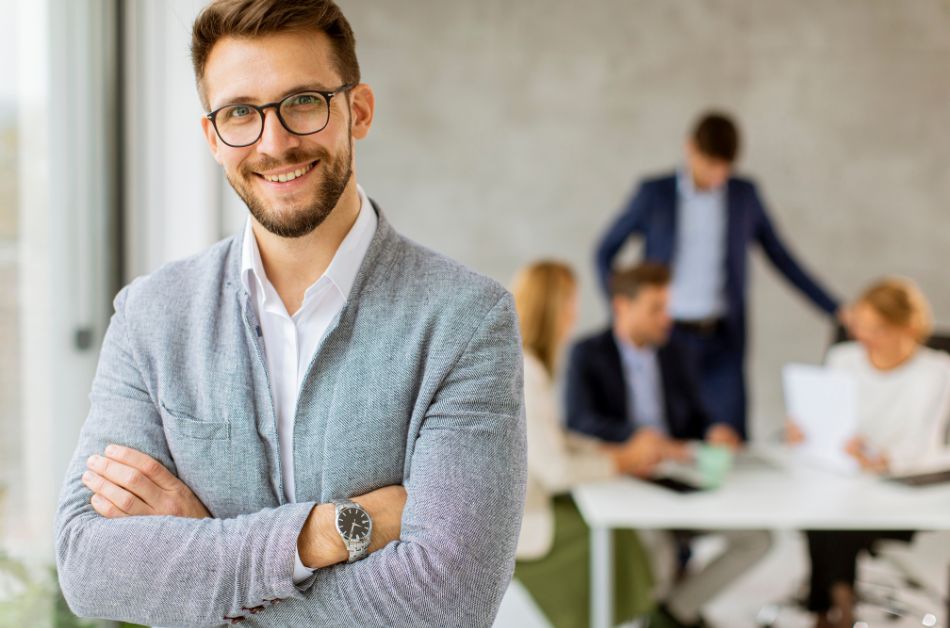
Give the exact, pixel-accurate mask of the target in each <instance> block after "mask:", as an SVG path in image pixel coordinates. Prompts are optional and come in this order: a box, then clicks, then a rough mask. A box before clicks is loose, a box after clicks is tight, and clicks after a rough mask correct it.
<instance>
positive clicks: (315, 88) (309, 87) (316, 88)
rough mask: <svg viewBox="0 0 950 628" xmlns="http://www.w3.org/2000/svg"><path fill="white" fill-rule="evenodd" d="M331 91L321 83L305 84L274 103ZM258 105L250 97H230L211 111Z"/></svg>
mask: <svg viewBox="0 0 950 628" xmlns="http://www.w3.org/2000/svg"><path fill="white" fill-rule="evenodd" d="M332 91H333V90H332V89H330V88H329V87H327V86H326V85H324V84H322V83H305V84H301V85H296V86H294V87H291V88H290V89H288V90H287V91H285V92H284V93H283V94H281V96H280V97H279V98H278V99H277V100H276V101H274V102H280V101H281V100H283V99H284V98H287V97H288V96H291V95H293V94H299V93H300V92H332ZM256 104H258V102H257V100H256V99H254V98H253V97H251V96H232V97H230V98H227V99H225V100H224V101H222V102H221V104H219V105H216V106H215V107H213V108H212V111H214V110H215V109H220V108H221V107H227V106H228V105H256Z"/></svg>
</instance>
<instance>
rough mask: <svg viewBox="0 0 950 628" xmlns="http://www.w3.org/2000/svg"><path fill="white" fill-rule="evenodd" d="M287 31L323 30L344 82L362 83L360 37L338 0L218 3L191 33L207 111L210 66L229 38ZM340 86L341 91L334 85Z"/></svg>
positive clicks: (203, 14)
mask: <svg viewBox="0 0 950 628" xmlns="http://www.w3.org/2000/svg"><path fill="white" fill-rule="evenodd" d="M287 31H317V32H322V33H324V34H325V35H326V36H327V37H329V38H330V43H331V45H332V50H333V61H334V63H335V64H336V69H337V71H338V72H339V73H340V77H341V78H342V79H343V82H344V83H359V82H360V64H359V61H357V59H356V37H355V36H354V35H353V29H352V28H350V23H349V22H348V21H347V19H346V17H345V16H344V15H343V12H342V11H341V10H340V7H338V6H337V5H336V3H335V2H333V0H294V1H293V2H288V1H287V0H214V1H213V2H211V3H210V4H209V5H208V6H206V7H205V8H204V9H203V10H202V11H201V13H200V14H199V15H198V18H197V19H196V20H195V24H194V27H193V28H192V31H191V62H192V64H193V65H194V68H195V80H196V82H197V83H198V94H199V96H200V97H201V103H202V104H203V105H204V107H205V109H208V108H209V105H208V97H207V95H206V94H205V91H204V86H203V84H202V82H203V80H204V73H205V65H206V64H207V63H208V57H209V56H210V55H211V49H212V48H214V45H215V44H216V43H217V42H218V41H219V40H220V39H221V38H223V37H246V38H251V37H261V36H264V35H270V34H274V33H283V32H287ZM333 87H335V86H333Z"/></svg>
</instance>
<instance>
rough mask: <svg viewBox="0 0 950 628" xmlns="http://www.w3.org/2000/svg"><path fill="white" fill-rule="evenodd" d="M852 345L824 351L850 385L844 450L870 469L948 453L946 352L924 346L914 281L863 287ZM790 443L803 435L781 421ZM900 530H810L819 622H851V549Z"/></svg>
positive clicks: (927, 323)
mask: <svg viewBox="0 0 950 628" xmlns="http://www.w3.org/2000/svg"><path fill="white" fill-rule="evenodd" d="M849 319H850V320H851V332H852V333H853V335H854V337H855V340H856V341H855V342H845V343H841V344H838V345H836V346H834V347H832V348H831V350H830V351H829V352H828V359H827V365H828V366H829V367H830V368H833V369H839V370H842V371H845V372H847V373H850V374H851V375H852V376H853V377H854V379H855V381H856V383H857V404H858V405H857V412H858V432H857V434H855V435H854V438H852V439H851V440H850V441H849V442H848V444H847V447H846V449H847V452H848V454H849V455H851V456H852V457H854V459H855V460H857V461H858V463H859V464H860V466H861V468H862V469H864V470H865V471H868V472H871V473H888V472H898V473H901V472H910V471H913V470H914V469H915V468H922V467H926V466H927V465H928V464H930V463H932V462H933V461H934V460H935V459H939V458H941V457H943V456H945V455H946V454H947V453H950V449H948V443H947V437H948V434H947V430H948V426H950V425H948V421H950V356H948V355H947V354H946V353H945V352H943V351H937V350H935V349H930V348H928V347H926V346H925V345H924V343H925V342H926V341H927V339H928V338H929V337H930V335H931V333H932V331H933V323H932V317H931V310H930V304H929V303H928V302H927V299H926V297H924V295H923V293H922V292H921V291H920V289H919V288H918V287H917V285H916V284H915V283H914V282H912V281H910V280H908V279H902V278H886V279H881V280H879V281H876V282H875V283H873V284H872V285H870V286H869V287H868V288H867V289H866V290H865V291H864V292H863V293H862V294H861V296H860V297H858V299H857V301H856V302H855V304H854V306H853V307H852V308H851V312H850V314H849ZM787 438H788V440H789V441H791V442H792V443H800V442H802V440H803V439H804V436H803V433H802V430H801V429H800V428H798V426H797V425H796V424H795V423H794V417H792V420H791V422H790V423H789V425H788V430H787ZM912 536H913V532H910V531H907V532H904V531H896V532H895V531H887V532H885V531H880V532H878V531H854V532H851V531H812V532H809V533H808V549H809V557H810V559H811V583H810V584H811V592H810V595H809V599H808V605H809V609H810V610H811V611H813V612H815V613H816V614H817V623H816V625H817V626H819V627H829V626H852V625H853V624H854V621H855V618H854V605H855V592H854V582H855V572H856V568H857V557H858V554H859V553H860V552H861V551H863V550H867V549H869V548H870V547H871V546H872V545H873V544H874V543H875V542H876V541H878V540H881V539H896V540H904V541H909V540H910V539H911V537H912Z"/></svg>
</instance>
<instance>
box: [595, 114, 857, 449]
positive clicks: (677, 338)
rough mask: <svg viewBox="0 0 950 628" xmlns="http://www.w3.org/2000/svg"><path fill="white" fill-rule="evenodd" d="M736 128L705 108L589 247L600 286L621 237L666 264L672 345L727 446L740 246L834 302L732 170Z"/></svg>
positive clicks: (735, 411) (826, 302)
mask: <svg viewBox="0 0 950 628" xmlns="http://www.w3.org/2000/svg"><path fill="white" fill-rule="evenodd" d="M738 153H739V132H738V130H737V129H736V126H735V124H734V123H733V122H732V120H730V119H729V118H728V117H727V116H725V115H722V114H719V113H707V114H705V115H704V116H702V118H701V119H700V120H699V122H698V124H697V125H696V127H695V128H694V130H693V133H692V135H691V136H690V139H689V141H688V142H687V144H686V164H685V166H684V167H683V168H681V169H680V170H678V171H677V172H675V173H672V174H669V175H667V176H663V177H659V178H656V179H648V180H645V181H643V182H642V183H641V184H640V186H639V189H638V190H637V192H636V194H634V196H633V198H632V199H631V200H630V202H629V203H628V204H627V206H626V207H625V208H624V209H623V211H622V212H621V213H620V215H619V216H618V217H617V219H616V220H615V221H614V223H613V224H612V225H611V226H610V229H608V231H607V233H606V234H605V235H604V237H603V239H602V240H601V242H600V245H599V246H598V248H597V270H598V273H599V275H600V280H601V283H602V285H603V287H604V288H605V289H606V288H607V282H608V278H609V276H610V273H611V270H612V265H613V260H614V257H616V255H617V253H618V252H619V251H620V249H621V248H622V247H623V245H624V243H625V242H626V241H627V239H628V238H629V237H631V236H633V235H637V236H640V237H642V238H643V240H644V244H645V251H644V259H645V260H647V261H650V262H656V263H660V264H665V265H668V266H670V267H671V268H672V270H673V281H672V285H671V303H670V314H671V316H672V317H673V320H674V321H675V324H674V328H673V341H674V342H675V343H676V344H677V345H678V346H679V348H680V351H681V352H682V353H683V356H684V360H685V361H686V366H687V368H688V369H690V370H691V371H692V373H693V375H694V377H695V379H696V381H697V382H698V383H699V388H700V395H701V398H702V400H703V402H704V404H705V405H706V407H707V410H708V412H709V414H710V415H711V418H712V421H713V423H714V424H715V428H714V429H713V430H711V433H710V434H708V435H707V438H708V439H709V440H711V441H713V442H718V443H722V444H729V445H733V446H736V445H738V444H739V443H740V442H741V440H743V439H745V438H746V436H747V432H746V384H745V350H746V285H747V281H748V274H749V270H748V268H749V264H748V250H749V248H750V247H751V245H752V244H753V243H754V242H757V243H758V244H759V245H760V246H761V247H762V250H763V251H765V254H766V256H767V257H768V259H769V261H770V262H771V263H772V265H773V266H775V268H776V269H777V270H778V271H779V272H780V273H781V274H782V275H784V276H785V278H786V279H787V280H788V281H789V282H790V283H791V284H792V285H794V286H795V287H796V288H798V290H799V291H801V292H802V294H804V295H805V296H806V297H808V299H810V300H811V301H812V303H814V304H815V305H816V306H817V307H818V308H820V309H821V310H823V311H825V312H827V313H828V314H829V315H834V314H836V313H838V311H839V302H838V300H837V299H835V298H834V297H833V296H831V295H830V294H829V293H828V292H827V291H826V290H825V289H824V288H823V287H822V286H821V285H820V284H819V283H818V282H817V281H815V279H813V278H812V277H811V276H810V275H809V273H808V272H806V271H805V270H804V269H803V268H802V266H801V265H800V264H799V263H798V262H797V261H796V260H795V258H794V257H793V256H792V253H791V252H790V251H789V249H788V247H786V246H785V244H784V243H783V242H782V240H781V238H780V237H779V234H778V232H777V231H776V229H775V227H774V226H773V225H772V221H771V219H770V218H769V215H768V211H767V210H766V208H765V205H764V204H763V202H762V200H761V198H760V197H759V193H758V190H757V189H756V187H755V184H754V183H752V182H751V181H749V180H746V179H740V178H738V177H734V176H732V172H733V167H734V165H735V161H736V157H737V155H738Z"/></svg>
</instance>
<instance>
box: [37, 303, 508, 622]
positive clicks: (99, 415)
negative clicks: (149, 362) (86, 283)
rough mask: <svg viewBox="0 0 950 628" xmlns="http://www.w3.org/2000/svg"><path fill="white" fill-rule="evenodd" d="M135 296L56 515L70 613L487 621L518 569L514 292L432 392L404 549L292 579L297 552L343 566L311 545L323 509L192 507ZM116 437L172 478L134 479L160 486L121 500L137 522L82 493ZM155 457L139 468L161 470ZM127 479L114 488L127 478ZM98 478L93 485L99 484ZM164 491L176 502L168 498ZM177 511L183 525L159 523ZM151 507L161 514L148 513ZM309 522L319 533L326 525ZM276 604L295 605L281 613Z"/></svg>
mask: <svg viewBox="0 0 950 628" xmlns="http://www.w3.org/2000/svg"><path fill="white" fill-rule="evenodd" d="M125 296H126V294H125V292H123V293H121V294H120V295H119V297H118V298H117V299H116V314H115V315H114V316H113V319H112V323H111V324H110V327H109V330H108V332H107V334H106V338H105V340H104V343H103V348H102V354H101V357H100V364H99V370H98V372H97V374H96V378H95V381H94V383H93V390H92V394H91V395H90V400H91V409H90V414H89V416H88V418H87V420H86V423H85V424H84V426H83V430H82V433H81V435H80V442H79V445H78V447H77V450H76V453H75V454H74V456H73V460H72V462H71V463H70V467H69V470H68V472H67V476H66V481H65V485H64V488H63V492H62V495H61V497H60V504H59V508H58V512H57V521H56V553H57V565H58V567H59V576H60V584H61V586H62V589H63V593H64V595H65V597H66V600H67V601H68V603H69V605H70V607H71V608H72V609H73V610H74V611H76V612H77V613H78V614H80V615H83V616H89V617H102V618H110V619H120V620H126V621H133V622H136V623H142V624H152V625H166V626H167V625H217V624H221V623H224V622H226V621H229V620H230V619H232V618H246V617H249V616H250V615H251V614H252V613H253V612H254V611H259V612H260V615H259V616H260V617H261V619H262V621H266V622H267V623H278V624H294V623H305V622H306V623H310V624H314V623H315V624H318V625H319V624H329V625H366V626H373V625H380V626H382V625H415V626H426V625H433V626H436V625H439V626H453V625H458V626H474V625H481V624H483V623H485V622H488V623H491V621H492V620H493V618H494V615H495V612H496V611H497V607H498V604H499V603H500V601H501V597H502V595H503V593H504V590H505V588H506V586H507V583H508V581H509V579H510V576H511V571H512V569H513V566H514V551H515V545H516V543H517V535H518V530H519V527H520V519H521V513H522V509H523V501H524V478H525V445H524V419H523V410H522V401H521V395H522V390H521V370H520V368H521V366H520V365H521V360H520V352H519V350H518V334H517V328H516V319H515V315H514V310H513V305H512V303H511V298H510V296H509V295H507V294H505V295H504V296H502V297H501V298H500V299H499V301H498V302H497V303H496V304H495V305H494V306H493V307H492V308H491V310H490V311H489V312H488V313H487V314H486V315H485V317H484V318H483V320H482V321H481V323H480V324H479V325H478V327H477V329H475V330H474V331H473V333H472V335H471V337H470V339H469V340H468V341H467V344H466V345H465V346H464V349H462V350H461V351H460V353H459V355H458V357H457V359H456V361H455V362H454V363H452V364H451V365H450V366H449V367H447V368H446V372H445V373H444V375H443V376H441V377H439V378H438V381H437V383H435V384H433V386H434V389H433V391H432V393H431V402H430V403H429V405H428V408H427V410H426V413H425V418H424V421H423V424H422V427H421V429H420V430H419V433H418V436H417V438H416V440H415V443H414V450H413V452H412V457H411V462H410V464H409V471H408V474H407V477H406V478H405V481H404V486H405V491H406V502H405V508H404V510H403V512H402V518H401V527H400V528H399V532H398V533H399V540H398V541H394V542H389V543H388V544H386V545H385V547H382V548H375V549H377V551H375V552H374V553H372V554H371V555H370V556H369V557H367V558H366V559H364V560H362V561H359V562H357V563H353V564H349V565H336V566H333V567H328V568H325V569H318V570H317V571H316V572H315V573H314V575H313V576H311V577H310V578H309V579H308V580H306V581H304V582H302V583H299V584H298V585H296V586H295V584H294V583H293V581H292V571H293V565H294V558H295V552H296V551H297V550H298V547H299V549H300V550H301V551H300V555H301V558H302V559H304V562H305V563H308V561H309V564H311V565H314V566H316V565H317V564H318V563H319V562H320V561H319V560H314V558H315V557H316V558H319V557H320V556H321V555H322V556H323V558H324V559H325V560H332V562H338V561H339V559H340V556H339V555H338V554H337V555H335V556H334V555H332V554H333V550H332V547H331V546H330V544H329V543H323V542H321V540H320V538H319V537H320V535H319V534H315V536H314V538H315V539H316V544H315V546H314V547H308V545H307V542H306V539H307V538H308V537H307V536H306V535H304V536H303V537H302V536H301V532H302V531H303V530H304V528H305V527H306V524H307V523H308V519H310V517H311V514H312V513H318V514H317V515H315V517H316V518H317V519H319V513H320V512H321V510H320V509H319V508H317V509H316V510H315V506H318V505H317V504H315V503H314V502H302V503H295V504H286V505H283V506H280V507H277V508H268V509H264V510H261V511H259V512H254V513H247V514H242V515H240V516H237V517H234V518H230V519H215V518H211V517H206V516H203V515H204V514H205V513H206V511H205V512H202V510H201V509H203V505H201V504H200V502H198V500H197V498H194V501H193V502H192V501H190V500H189V499H188V496H187V495H186V494H185V493H184V492H183V491H182V490H181V487H176V486H175V485H174V482H173V481H172V480H175V481H177V479H175V476H174V472H175V464H174V460H173V459H172V458H171V454H170V452H169V450H168V446H167V442H166V440H165V436H164V433H163V429H162V422H161V418H160V415H159V413H158V411H157V408H156V401H155V400H154V399H153V398H152V397H151V396H150V394H149V392H148V391H147V389H146V385H145V380H144V378H143V376H142V373H141V372H140V370H139V366H138V363H137V361H136V360H135V359H134V357H133V352H132V350H131V343H130V341H129V338H128V331H127V330H128V325H127V320H126V313H125V309H124V305H125ZM500 339H501V340H500ZM113 443H119V444H121V445H124V446H125V447H126V448H127V449H126V450H125V451H124V454H123V453H122V452H120V453H119V454H117V456H118V457H121V456H122V455H128V453H129V452H128V450H135V451H137V452H141V453H143V454H145V455H147V456H148V457H149V458H151V459H153V460H154V462H155V463H157V464H158V465H160V466H161V467H164V468H165V469H166V470H168V475H167V476H165V475H164V474H162V473H161V471H159V470H158V468H157V466H154V467H151V469H150V473H145V472H141V471H140V474H141V475H142V476H144V479H143V478H142V477H139V479H137V480H133V479H132V478H131V476H128V475H126V480H125V481H128V482H130V483H135V482H138V483H139V484H138V485H137V486H138V487H139V488H138V490H139V491H142V492H146V493H148V491H145V489H143V488H142V486H146V485H145V484H144V482H145V480H146V479H147V480H148V481H149V482H151V483H152V484H154V488H152V489H150V490H151V492H150V493H148V495H149V497H146V499H148V500H151V501H153V502H156V503H153V504H150V503H149V502H147V501H146V500H143V499H141V498H139V499H140V501H141V502H142V503H141V504H138V503H135V504H133V503H129V502H128V501H127V500H126V501H125V502H123V506H126V507H128V508H130V509H132V510H135V511H136V514H135V515H133V516H121V515H120V514H119V513H112V512H111V511H108V508H109V506H108V505H107V504H103V503H101V502H100V503H99V505H100V506H102V507H104V508H106V509H107V512H110V513H111V514H112V515H113V516H104V515H103V514H100V512H97V508H96V507H94V506H93V504H92V503H91V502H90V500H91V497H92V495H93V493H92V491H91V490H90V489H89V488H88V487H87V486H85V485H84V484H83V479H82V476H83V473H84V472H85V471H86V466H87V460H88V459H89V457H90V456H92V455H94V454H104V453H105V449H106V447H107V446H108V445H109V444H113ZM144 460H145V459H144V458H139V459H138V462H140V463H143V464H146V465H147V464H149V463H144V462H143V461H144ZM127 462H132V461H130V460H127ZM122 464H126V463H122ZM126 466H129V467H132V468H136V467H135V464H128V465H126ZM116 468H117V469H119V470H120V471H121V472H122V473H127V472H126V471H124V470H122V469H121V468H120V467H116ZM97 475H98V478H99V479H100V480H101V479H102V478H103V477H107V476H106V474H105V473H103V474H102V475H99V474H97ZM115 479H116V480H118V482H113V484H115V485H116V486H120V485H121V484H122V483H123V481H124V480H122V479H120V478H118V477H117V478H115ZM87 481H89V482H90V483H91V485H92V484H94V483H96V482H97V477H96V476H90V479H89V480H87ZM179 484H180V483H179ZM158 490H161V491H166V492H170V493H171V494H172V495H173V496H174V498H173V499H169V500H168V501H165V502H161V500H160V499H158V498H157V497H156V496H160V495H161V493H158V492H156V491H158ZM132 492H133V493H134V494H136V495H137V493H135V492H134V491H132ZM188 492H189V493H190V491H188ZM192 497H193V496H192ZM117 499H119V501H122V499H121V498H117ZM97 502H98V500H97ZM172 502H174V503H175V504H176V507H178V508H180V510H178V511H173V512H177V513H178V516H171V515H168V514H163V513H164V512H166V511H165V510H163V508H164V507H167V506H168V504H170V503H172ZM195 502H197V503H195ZM162 504H164V506H163V505H162ZM112 505H113V506H116V504H114V503H113V504H112ZM146 506H147V507H149V508H151V509H152V510H153V511H154V512H144V511H142V510H136V509H142V508H145V507H146ZM199 506H200V508H199ZM122 512H123V513H124V514H129V513H127V512H126V511H122ZM199 516H200V517H201V518H196V517H199ZM311 524H313V525H312V526H311V528H315V529H316V530H321V529H323V526H321V525H319V521H311ZM298 543H300V544H299V545H298ZM310 550H313V551H314V552H315V553H314V554H310V553H308V552H309V551H310ZM328 550H329V552H328ZM338 550H339V546H337V551H338ZM327 552H328V553H327ZM334 558H335V560H333V559H334ZM332 562H331V563H330V564H332ZM273 600H283V602H282V603H281V604H279V605H276V606H271V602H272V601H273Z"/></svg>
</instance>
